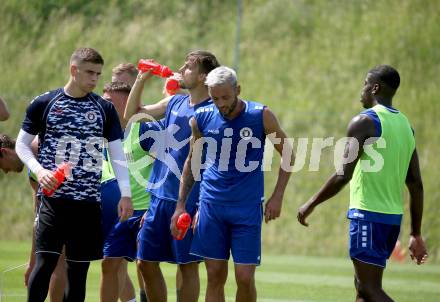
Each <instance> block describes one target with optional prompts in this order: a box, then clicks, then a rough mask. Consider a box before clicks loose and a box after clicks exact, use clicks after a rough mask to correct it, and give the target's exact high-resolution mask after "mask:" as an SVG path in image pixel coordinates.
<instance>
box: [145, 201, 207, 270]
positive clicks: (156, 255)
mask: <svg viewBox="0 0 440 302" xmlns="http://www.w3.org/2000/svg"><path fill="white" fill-rule="evenodd" d="M175 209H176V202H174V201H169V200H165V199H160V198H157V197H155V196H154V195H151V203H150V208H149V209H148V211H147V214H146V217H145V220H144V224H143V225H142V228H141V230H140V231H139V235H138V252H137V258H138V259H139V260H143V261H154V262H170V263H177V264H186V263H191V262H200V261H202V259H201V258H200V257H197V256H193V255H190V254H189V249H190V247H191V241H192V239H193V233H192V232H191V230H188V232H187V233H186V235H185V237H184V238H183V239H182V240H175V239H174V238H173V236H172V235H171V231H170V223H171V217H172V216H173V214H174V211H175ZM186 211H187V212H188V213H189V214H190V215H191V217H193V216H194V214H195V213H196V211H197V206H195V205H193V206H189V205H188V204H187V206H186Z"/></svg>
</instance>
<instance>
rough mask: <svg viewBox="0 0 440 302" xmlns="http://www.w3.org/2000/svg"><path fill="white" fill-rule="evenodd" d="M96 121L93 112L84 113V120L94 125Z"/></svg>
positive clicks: (96, 117)
mask: <svg viewBox="0 0 440 302" xmlns="http://www.w3.org/2000/svg"><path fill="white" fill-rule="evenodd" d="M97 119H98V116H97V115H96V113H95V112H93V111H87V112H86V120H87V121H88V122H90V123H94V122H96V120H97Z"/></svg>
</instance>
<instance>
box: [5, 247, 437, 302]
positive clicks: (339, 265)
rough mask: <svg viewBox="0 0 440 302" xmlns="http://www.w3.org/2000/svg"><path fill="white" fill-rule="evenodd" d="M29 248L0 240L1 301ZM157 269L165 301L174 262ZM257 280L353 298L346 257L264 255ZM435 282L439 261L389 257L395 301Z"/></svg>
mask: <svg viewBox="0 0 440 302" xmlns="http://www.w3.org/2000/svg"><path fill="white" fill-rule="evenodd" d="M28 250H29V244H27V243H23V242H13V241H0V272H1V275H0V286H1V287H0V290H1V294H0V302H13V301H24V300H25V295H26V291H25V288H24V286H23V273H24V270H25V263H26V261H27V257H28ZM13 268H15V269H13ZM10 269H12V270H10ZM162 269H163V271H164V275H165V278H166V281H167V284H168V285H169V287H168V292H169V301H174V300H175V287H174V274H175V266H173V265H169V264H165V265H163V266H162ZM8 270H9V271H8ZM130 270H131V276H135V274H134V265H130ZM200 274H201V281H202V284H201V297H202V298H201V299H200V301H202V300H203V297H204V291H205V287H206V274H205V271H204V266H201V267H200ZM99 278H100V263H99V262H94V263H93V264H92V266H91V268H90V272H89V278H88V288H87V299H86V301H88V302H93V301H99ZM256 279H257V291H258V301H265V302H277V301H294V302H300V301H301V302H314V301H326V302H343V301H353V300H354V292H353V278H352V268H351V263H350V261H349V260H348V259H343V258H323V257H321V258H318V257H303V256H301V257H300V256H288V255H278V256H277V255H270V256H269V255H263V264H262V266H261V267H259V268H258V269H257V275H256ZM439 285H440V265H434V264H430V263H428V264H426V265H423V266H420V267H417V266H416V265H414V264H410V263H405V264H401V263H395V262H391V263H390V264H389V267H388V270H387V271H386V272H385V277H384V287H385V289H386V290H387V291H388V292H389V294H390V295H391V296H392V297H393V298H394V299H395V301H399V302H405V301H408V302H410V301H411V302H414V301H423V302H437V301H439V297H440V286H439ZM234 294H235V283H234V281H233V273H232V267H230V274H229V280H228V283H227V288H226V297H227V301H234Z"/></svg>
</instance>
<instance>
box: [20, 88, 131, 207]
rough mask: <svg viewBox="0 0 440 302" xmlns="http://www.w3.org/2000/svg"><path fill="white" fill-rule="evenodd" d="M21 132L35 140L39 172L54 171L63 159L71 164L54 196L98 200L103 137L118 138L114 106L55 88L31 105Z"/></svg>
mask: <svg viewBox="0 0 440 302" xmlns="http://www.w3.org/2000/svg"><path fill="white" fill-rule="evenodd" d="M22 129H23V130H24V131H26V132H27V133H29V134H33V135H38V136H39V140H40V141H39V146H38V162H39V163H40V164H41V165H42V166H43V168H45V169H48V170H52V171H53V170H55V169H56V167H57V166H58V165H59V164H60V163H61V162H63V161H69V162H71V163H72V164H73V165H74V167H73V170H72V175H71V177H69V178H68V179H67V180H66V181H64V183H63V184H62V185H61V186H60V187H59V188H58V189H57V190H56V191H55V193H54V195H52V197H53V198H61V199H70V200H87V201H93V202H99V201H100V199H101V198H100V185H101V184H100V182H101V169H102V148H103V143H104V138H105V139H107V141H108V142H112V141H115V140H117V139H121V138H122V129H121V125H120V122H119V118H118V114H117V112H116V109H115V108H114V106H113V104H112V103H110V102H108V101H106V100H104V99H103V98H101V97H100V96H98V95H96V94H94V93H89V94H87V95H86V96H84V97H81V98H74V97H72V96H69V95H67V94H66V93H65V92H64V89H63V88H58V89H56V90H53V91H49V92H46V93H44V94H42V95H40V96H38V97H36V98H35V99H34V100H33V101H32V102H31V104H30V105H29V107H28V108H27V110H26V117H25V119H24V122H23V125H22ZM41 194H42V192H41V187H40V188H39V190H38V195H41Z"/></svg>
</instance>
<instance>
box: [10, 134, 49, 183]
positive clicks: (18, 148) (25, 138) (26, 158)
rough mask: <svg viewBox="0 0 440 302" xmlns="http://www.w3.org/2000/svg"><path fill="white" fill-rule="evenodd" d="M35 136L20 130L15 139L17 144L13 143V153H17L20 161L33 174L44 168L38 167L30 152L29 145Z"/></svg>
mask: <svg viewBox="0 0 440 302" xmlns="http://www.w3.org/2000/svg"><path fill="white" fill-rule="evenodd" d="M34 137H35V135H33V134H29V133H27V132H26V131H24V130H23V129H21V130H20V132H19V133H18V137H17V142H16V143H15V152H17V155H18V157H19V158H20V160H21V161H22V162H23V163H24V164H25V165H26V166H27V167H28V168H29V169H30V170H31V171H32V172H33V173H34V174H35V175H37V174H38V172H40V171H41V170H43V169H44V168H43V167H42V166H41V165H40V163H39V162H38V161H37V158H36V157H35V155H34V153H33V152H32V148H31V143H32V141H33V140H34Z"/></svg>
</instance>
